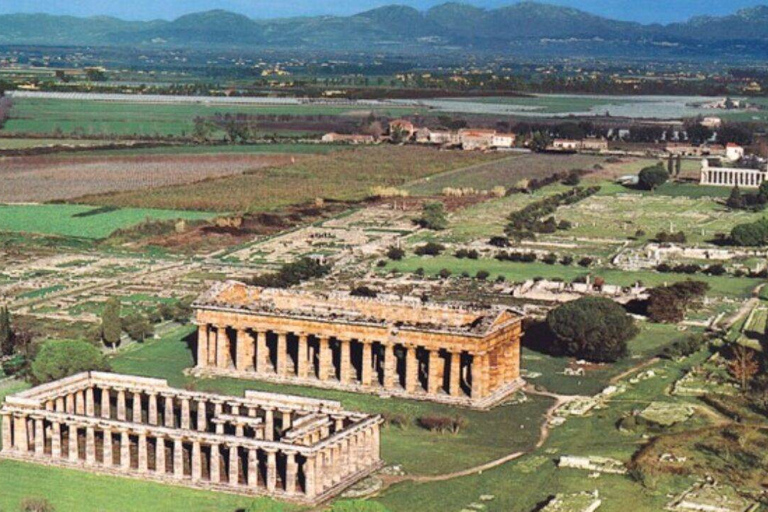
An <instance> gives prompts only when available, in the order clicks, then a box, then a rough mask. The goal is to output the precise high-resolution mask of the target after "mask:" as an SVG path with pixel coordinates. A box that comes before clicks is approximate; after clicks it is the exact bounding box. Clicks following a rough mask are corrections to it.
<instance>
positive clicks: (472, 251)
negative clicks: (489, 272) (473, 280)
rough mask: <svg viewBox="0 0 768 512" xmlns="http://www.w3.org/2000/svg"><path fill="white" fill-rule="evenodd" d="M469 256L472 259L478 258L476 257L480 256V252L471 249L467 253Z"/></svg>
mask: <svg viewBox="0 0 768 512" xmlns="http://www.w3.org/2000/svg"><path fill="white" fill-rule="evenodd" d="M467 258H469V259H471V260H476V259H478V258H480V253H479V252H477V251H476V250H475V249H472V250H471V251H469V252H468V253H467Z"/></svg>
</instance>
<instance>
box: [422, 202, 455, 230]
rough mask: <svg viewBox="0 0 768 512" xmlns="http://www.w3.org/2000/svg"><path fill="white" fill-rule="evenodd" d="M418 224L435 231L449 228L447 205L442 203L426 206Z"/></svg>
mask: <svg viewBox="0 0 768 512" xmlns="http://www.w3.org/2000/svg"><path fill="white" fill-rule="evenodd" d="M416 222H417V223H418V225H419V226H421V227H423V228H426V229H431V230H434V231H441V230H443V229H445V228H447V227H448V219H447V218H446V217H445V205H443V203H440V202H437V203H428V204H425V205H424V210H423V211H422V214H421V217H420V218H419V219H418V220H417V221H416Z"/></svg>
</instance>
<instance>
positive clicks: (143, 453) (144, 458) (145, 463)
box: [138, 432, 149, 473]
mask: <svg viewBox="0 0 768 512" xmlns="http://www.w3.org/2000/svg"><path fill="white" fill-rule="evenodd" d="M138 451H139V473H146V472H147V471H149V457H148V455H147V434H146V433H145V432H142V433H140V434H139V449H138Z"/></svg>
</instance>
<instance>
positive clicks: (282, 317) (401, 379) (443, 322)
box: [194, 281, 522, 409]
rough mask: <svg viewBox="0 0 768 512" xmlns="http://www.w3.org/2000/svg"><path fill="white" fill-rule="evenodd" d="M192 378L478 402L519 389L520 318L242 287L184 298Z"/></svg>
mask: <svg viewBox="0 0 768 512" xmlns="http://www.w3.org/2000/svg"><path fill="white" fill-rule="evenodd" d="M194 308H195V310H196V321H197V324H198V329H199V333H198V340H197V366H196V368H195V370H194V373H195V374H196V375H199V376H205V375H221V376H231V377H237V378H252V379H259V380H267V381H272V382H281V383H291V384H300V385H310V386H317V387H324V388H333V389H343V390H348V391H359V392H368V393H376V394H379V395H382V396H399V397H407V398H413V399H423V400H433V401H438V402H444V403H450V404H454V405H461V406H468V407H473V408H479V409H483V408H488V407H490V406H492V405H494V404H496V403H498V402H499V401H500V400H502V399H503V398H504V397H505V396H507V395H508V394H510V393H511V392H513V391H515V390H517V389H519V387H520V386H521V385H522V380H521V379H520V335H521V322H522V317H521V316H519V315H517V314H514V313H513V312H512V311H510V310H508V309H506V308H502V307H487V308H479V307H470V306H468V305H453V306H446V305H427V304H423V303H422V301H421V300H419V299H417V298H401V297H398V298H360V297H352V296H350V295H349V294H345V293H339V292H330V293H314V292H306V291H295V290H276V289H262V288H256V287H249V286H246V285H245V284H242V283H238V282H234V281H229V282H226V283H220V284H217V285H216V286H214V287H213V288H212V289H211V290H209V291H208V292H207V293H206V294H204V295H203V296H201V297H200V298H199V299H198V301H197V302H196V303H195V304H194Z"/></svg>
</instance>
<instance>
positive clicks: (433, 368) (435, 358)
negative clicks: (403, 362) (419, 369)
mask: <svg viewBox="0 0 768 512" xmlns="http://www.w3.org/2000/svg"><path fill="white" fill-rule="evenodd" d="M440 362H441V361H440V353H439V352H438V350H437V349H432V350H430V351H429V376H428V377H427V393H429V394H431V395H436V394H438V392H439V391H440V387H441V386H442V384H443V383H442V380H441V379H440Z"/></svg>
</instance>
